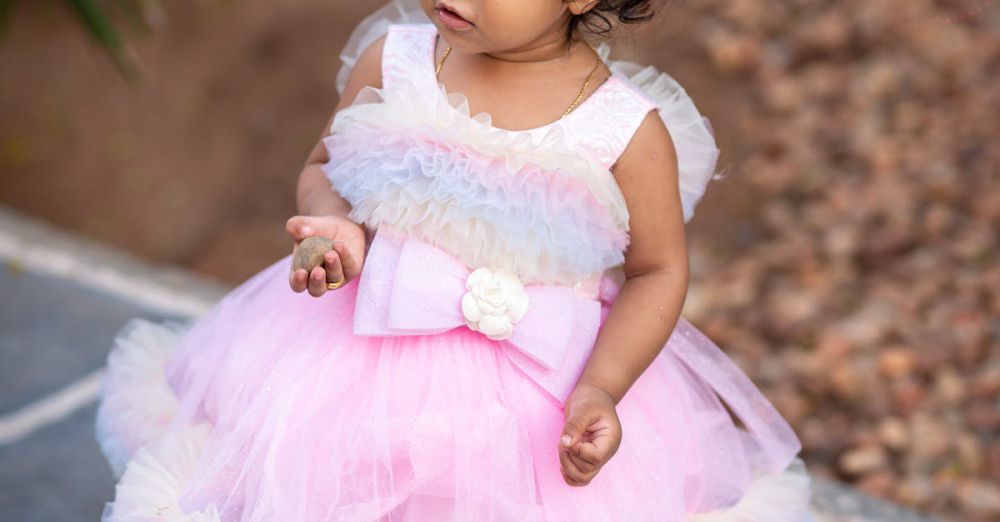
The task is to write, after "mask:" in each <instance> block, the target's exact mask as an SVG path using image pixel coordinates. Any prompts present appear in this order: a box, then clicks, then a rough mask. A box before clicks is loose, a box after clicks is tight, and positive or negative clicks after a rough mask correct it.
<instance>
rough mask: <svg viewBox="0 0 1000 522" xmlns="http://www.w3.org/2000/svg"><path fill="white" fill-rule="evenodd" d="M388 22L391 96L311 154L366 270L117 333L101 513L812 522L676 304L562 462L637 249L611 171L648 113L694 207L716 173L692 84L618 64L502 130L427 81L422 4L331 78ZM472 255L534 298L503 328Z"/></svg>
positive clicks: (737, 376) (359, 35) (277, 284)
mask: <svg viewBox="0 0 1000 522" xmlns="http://www.w3.org/2000/svg"><path fill="white" fill-rule="evenodd" d="M382 35H386V40H385V45H384V48H385V51H384V55H383V86H382V88H381V89H366V90H365V91H364V92H363V93H362V95H360V96H359V97H358V100H357V101H356V102H355V104H354V105H352V106H351V107H349V108H347V109H344V110H343V111H341V113H340V114H339V115H338V117H337V118H336V120H335V122H334V127H333V131H334V133H333V135H332V136H331V138H330V139H328V140H327V142H326V145H327V148H328V150H329V152H330V156H331V162H330V164H329V165H327V166H326V168H325V172H326V174H327V176H328V178H329V179H330V181H331V184H332V185H333V186H334V188H336V189H337V190H338V192H340V193H341V194H342V195H343V196H344V197H345V198H347V199H348V200H349V201H350V202H351V203H352V205H353V208H354V210H353V212H352V218H354V219H356V220H358V221H359V222H364V223H366V224H367V225H368V226H369V227H370V228H371V229H372V230H373V232H374V239H373V241H372V244H371V245H370V249H369V252H368V258H367V259H366V262H365V267H364V272H363V273H362V275H361V276H360V277H359V278H358V279H355V280H354V281H351V282H350V283H349V284H347V285H345V286H344V287H342V288H341V289H339V290H337V291H334V292H329V293H327V294H326V295H325V296H323V297H322V298H319V299H316V298H312V297H310V296H308V295H305V294H296V293H294V292H292V291H291V290H290V289H289V287H288V270H289V267H290V262H291V259H290V256H287V257H285V258H282V259H279V260H277V261H275V262H274V263H273V264H271V265H270V266H268V267H267V268H265V269H264V270H262V271H261V272H259V273H258V274H256V275H254V276H253V277H251V278H250V279H248V280H247V281H245V282H244V283H243V284H241V285H239V286H238V287H237V288H236V289H234V290H233V291H231V292H230V293H229V294H227V295H226V296H225V297H224V298H223V299H222V300H221V301H220V302H219V303H217V304H216V305H215V306H214V307H213V308H212V309H211V310H210V311H209V312H208V313H206V314H205V315H203V316H201V317H199V318H198V319H197V320H195V321H193V322H191V323H181V322H167V323H154V322H151V321H147V320H144V319H140V318H136V319H133V320H132V321H130V322H129V323H128V324H127V325H126V326H125V327H124V328H123V329H122V330H121V332H119V334H118V336H117V338H116V339H115V343H114V347H113V349H112V351H111V354H110V356H109V360H108V371H107V373H106V374H105V378H104V383H103V388H102V393H101V400H100V404H99V408H98V417H97V437H98V440H99V442H100V445H101V448H102V450H103V451H104V453H105V455H106V456H107V458H108V460H109V462H110V463H111V466H112V468H113V469H114V470H115V472H116V474H117V475H119V477H120V480H119V483H118V485H117V487H116V494H115V498H114V500H113V501H112V502H109V503H108V504H107V505H106V506H105V510H104V514H103V520H107V521H124V520H136V521H138V520H143V521H146V520H170V521H206V522H211V521H218V522H221V521H258V522H260V521H285V520H289V521H305V522H309V521H376V520H400V521H426V520H434V521H439V520H454V521H487V520H495V521H619V520H620V521H647V520H648V521H654V520H655V521H684V522H694V521H698V522H708V521H732V522H736V521H740V522H743V521H761V522H764V521H766V522H799V521H807V520H811V517H810V515H809V511H808V504H809V496H810V495H809V477H808V475H807V474H806V472H805V469H804V467H803V465H802V462H801V460H799V459H798V458H796V454H797V453H798V451H799V443H798V440H797V439H796V437H795V434H794V433H793V432H792V430H791V429H790V428H789V426H788V425H787V424H786V423H785V421H784V420H783V419H782V418H781V416H780V415H779V414H778V413H777V412H776V411H775V410H774V408H773V407H772V406H771V405H770V403H768V401H767V400H766V399H765V398H764V397H763V396H762V395H761V394H760V392H759V391H758V390H757V389H756V388H755V387H754V385H753V384H752V383H751V382H750V381H749V380H748V379H747V378H746V376H745V375H744V374H743V373H742V372H741V371H740V370H739V368H737V367H736V366H735V365H734V364H733V363H732V362H731V361H730V360H729V359H728V358H727V357H726V356H725V355H724V354H723V353H722V351H721V350H720V349H719V348H718V347H717V346H716V345H715V344H713V343H712V341H711V340H709V339H708V338H707V337H705V336H704V335H703V334H701V332H699V331H698V330H697V329H696V328H695V327H694V326H692V325H691V324H690V323H688V322H687V321H686V320H684V319H683V318H682V319H681V320H680V321H679V322H678V324H677V327H676V329H675V330H674V332H673V334H672V336H671V337H670V339H669V341H668V342H667V344H666V345H665V346H664V349H663V351H662V352H661V354H660V355H659V357H658V358H657V359H656V360H655V361H654V363H653V364H652V365H651V366H650V368H649V369H648V370H647V371H646V372H645V373H644V374H643V375H642V376H641V377H640V378H639V380H638V381H637V382H636V383H635V385H634V386H633V387H632V389H631V390H630V391H629V392H628V394H627V396H626V397H625V398H624V399H623V400H622V401H621V403H620V405H619V407H618V411H619V415H620V418H621V421H622V424H623V429H624V434H625V435H624V438H623V441H622V445H621V447H620V449H619V451H618V453H617V454H616V455H615V456H614V457H613V458H612V460H611V461H610V462H609V463H608V464H607V465H606V466H605V467H604V468H603V469H602V471H601V472H600V473H599V474H598V475H597V477H596V478H595V479H594V481H593V482H592V483H591V484H590V485H589V486H587V487H583V488H573V487H570V486H568V485H566V484H565V483H564V482H563V479H562V477H561V474H560V472H559V461H558V454H557V451H556V447H557V444H558V439H559V434H560V432H561V429H562V424H563V412H562V401H563V399H564V398H565V395H566V394H567V393H568V390H569V389H571V385H572V378H573V377H575V375H576V374H577V372H578V370H579V367H580V365H581V364H582V361H585V360H586V357H587V355H588V354H589V351H590V349H591V348H592V340H593V335H595V333H596V331H597V330H598V329H599V326H600V324H601V323H602V322H603V321H604V320H605V319H606V317H607V314H608V312H609V310H610V307H611V306H612V304H613V303H614V301H615V298H616V296H617V292H618V290H619V289H620V285H621V275H622V272H621V261H622V259H623V257H622V256H623V251H624V249H625V247H626V246H627V243H628V211H627V209H626V208H625V204H624V200H623V199H622V197H621V193H620V192H619V191H618V189H617V186H616V185H615V184H614V180H613V177H612V176H611V174H610V172H609V171H608V168H609V166H610V165H611V164H612V163H613V162H614V160H615V159H616V158H617V156H618V155H619V154H620V153H621V151H622V150H624V148H625V147H626V146H627V143H628V139H629V137H630V136H631V133H633V132H634V131H635V129H636V128H637V126H638V124H639V123H640V122H641V121H642V118H644V117H645V115H646V114H647V113H648V111H649V110H653V109H657V110H659V114H660V116H661V117H662V118H663V119H664V121H665V123H667V126H668V128H669V129H670V130H671V133H672V136H673V137H674V140H675V146H676V147H677V149H678V155H679V156H680V161H681V180H680V183H681V188H682V198H683V204H684V213H685V218H689V217H690V215H691V213H692V212H693V209H694V206H695V205H696V204H697V201H698V199H699V198H700V196H701V193H702V192H703V191H704V185H705V183H707V181H708V179H710V177H711V173H712V170H713V169H714V164H715V158H716V157H717V153H718V151H717V149H716V148H715V145H714V140H713V139H712V136H711V130H710V128H709V127H708V125H707V121H706V120H704V119H703V118H701V116H700V115H699V114H698V113H697V111H696V110H695V109H694V106H693V104H691V102H690V99H689V98H688V97H687V96H686V95H685V94H684V92H683V90H682V89H680V88H679V86H677V85H676V83H674V82H673V81H672V80H671V79H669V77H667V76H665V75H661V74H659V73H658V72H655V71H650V70H649V69H643V68H639V67H637V66H635V65H634V64H628V63H626V62H613V65H614V66H613V71H614V72H615V75H614V76H612V79H611V80H609V81H608V82H607V83H606V84H604V85H603V86H602V87H601V88H599V90H598V91H597V92H595V93H594V94H593V95H591V97H589V98H587V100H585V101H584V103H583V104H582V105H581V106H580V107H579V108H578V109H577V111H574V113H572V114H574V115H575V116H573V118H574V120H573V123H574V125H573V126H572V129H570V128H569V127H568V126H565V125H563V124H561V123H559V122H556V123H553V124H550V125H547V126H544V127H540V128H538V129H532V130H530V131H522V132H515V131H505V130H503V129H498V128H496V127H493V126H492V125H491V123H490V120H489V118H488V116H485V115H474V116H473V115H470V114H468V109H467V104H466V103H465V101H464V99H463V98H462V97H461V96H460V95H458V94H456V93H451V94H449V93H447V92H445V91H444V90H443V87H442V86H439V85H438V84H437V82H436V81H435V80H434V79H433V62H432V60H431V58H432V56H433V55H432V53H433V46H434V41H435V36H436V35H435V33H434V28H433V26H432V25H430V24H427V23H426V20H425V19H422V15H421V14H420V12H419V11H418V10H416V3H415V2H402V1H397V2H393V3H392V4H390V5H389V6H387V7H385V8H383V9H381V10H379V11H378V12H376V13H375V14H374V15H372V16H371V17H369V18H368V19H366V20H365V21H364V22H362V24H360V25H359V26H358V28H357V29H356V31H355V34H354V35H353V36H352V38H351V40H350V42H349V44H348V47H347V49H346V50H345V51H344V54H343V56H342V58H343V59H344V63H345V70H349V69H350V67H351V65H352V64H353V63H354V60H355V59H356V57H357V56H358V55H359V54H360V52H362V51H363V50H364V49H365V48H367V46H368V45H370V44H371V42H373V41H374V40H375V39H377V38H378V37H379V36H382ZM341 77H342V79H343V77H344V74H343V73H342V76H341ZM341 85H343V84H342V83H341ZM574 151H577V152H576V153H574ZM580 151H585V152H580ZM359 173H363V174H359ZM478 266H489V267H493V268H497V269H504V270H509V271H510V272H511V273H514V274H516V275H517V276H518V277H519V278H520V280H522V281H523V282H524V284H525V288H527V289H528V290H529V293H528V295H530V297H531V301H530V304H529V305H528V312H527V315H525V317H524V319H523V320H521V321H520V322H517V323H516V324H515V325H514V327H513V328H514V331H515V332H517V334H515V335H513V336H511V337H510V338H509V339H506V340H492V339H490V338H487V337H486V336H485V335H484V334H483V333H481V332H479V331H475V330H473V329H471V328H469V327H466V326H465V325H463V324H462V322H461V321H462V314H463V313H465V312H464V310H463V309H462V307H461V305H460V301H461V297H462V291H463V286H462V285H463V283H464V281H465V280H464V277H465V276H466V275H467V274H468V271H469V270H471V269H473V268H475V267H478ZM417 273H424V274H427V273H430V274H432V275H431V276H428V277H411V276H412V275H414V274H417ZM724 404H725V405H724ZM734 416H735V417H736V418H738V422H737V421H735V420H734Z"/></svg>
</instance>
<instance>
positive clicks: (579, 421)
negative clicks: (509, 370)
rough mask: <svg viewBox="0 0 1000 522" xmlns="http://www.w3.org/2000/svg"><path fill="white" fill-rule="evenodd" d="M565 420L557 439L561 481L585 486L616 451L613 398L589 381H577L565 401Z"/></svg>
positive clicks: (617, 436)
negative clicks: (585, 382) (561, 432)
mask: <svg viewBox="0 0 1000 522" xmlns="http://www.w3.org/2000/svg"><path fill="white" fill-rule="evenodd" d="M564 411H565V413H566V423H565V425H564V427H563V434H562V437H561V440H560V441H559V463H560V465H561V466H560V467H561V471H562V475H563V480H565V481H566V483H567V484H569V485H570V486H586V485H587V484H590V481H591V480H592V479H593V478H594V477H595V476H596V475H597V472H598V471H600V469H601V467H602V466H604V464H606V463H607V462H608V461H609V460H611V457H612V456H613V455H614V454H615V452H616V451H618V446H619V445H621V441H622V426H621V423H620V422H619V421H618V413H617V412H616V411H615V401H614V400H613V399H612V398H611V395H609V394H608V393H607V392H606V391H604V390H602V389H601V388H599V387H597V386H594V385H592V384H582V383H581V384H578V385H577V387H576V388H575V389H574V390H573V393H572V394H571V395H570V397H569V400H567V401H566V406H565V408H564Z"/></svg>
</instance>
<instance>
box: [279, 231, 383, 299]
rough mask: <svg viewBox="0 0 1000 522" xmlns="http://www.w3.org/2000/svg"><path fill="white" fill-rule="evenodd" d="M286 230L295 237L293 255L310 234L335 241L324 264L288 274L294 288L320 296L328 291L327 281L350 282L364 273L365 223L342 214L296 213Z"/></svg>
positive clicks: (325, 256) (324, 256)
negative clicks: (306, 214)
mask: <svg viewBox="0 0 1000 522" xmlns="http://www.w3.org/2000/svg"><path fill="white" fill-rule="evenodd" d="M285 230H286V231H287V232H288V234H289V235H290V236H292V239H294V240H295V247H294V248H293V249H292V256H293V257H294V255H295V251H296V250H297V249H298V246H299V243H300V242H301V241H302V240H303V239H305V238H307V237H309V236H322V237H327V238H330V239H332V240H334V245H333V250H330V251H328V252H326V253H325V254H323V264H322V265H321V266H317V267H316V268H313V269H312V272H311V273H307V272H306V270H305V269H303V268H299V269H296V270H294V271H291V272H290V273H289V275H288V283H289V285H290V286H291V287H292V290H294V291H296V292H302V291H304V290H309V295H311V296H313V297H320V296H322V295H323V294H325V293H326V292H327V286H326V285H327V281H330V282H336V281H343V282H344V284H347V283H348V282H349V281H351V280H352V279H354V278H355V277H357V276H358V275H359V274H360V273H361V266H362V264H363V263H364V257H365V229H364V227H363V226H362V225H359V224H357V223H355V222H353V221H351V220H349V219H346V218H342V217H339V216H294V217H292V218H291V219H289V220H288V222H287V223H285ZM341 286H343V285H341Z"/></svg>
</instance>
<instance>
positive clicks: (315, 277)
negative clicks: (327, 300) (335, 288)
mask: <svg viewBox="0 0 1000 522" xmlns="http://www.w3.org/2000/svg"><path fill="white" fill-rule="evenodd" d="M325 293H326V270H323V267H321V266H317V267H316V268H313V269H312V272H310V273H309V295H311V296H313V297H321V296H322V295H323V294H325Z"/></svg>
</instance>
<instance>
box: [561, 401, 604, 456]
mask: <svg viewBox="0 0 1000 522" xmlns="http://www.w3.org/2000/svg"><path fill="white" fill-rule="evenodd" d="M598 419H599V415H598V414H597V412H594V411H589V410H586V411H581V412H573V413H571V414H570V415H569V416H568V417H567V418H566V423H565V424H564V425H563V433H562V437H561V438H560V439H559V442H560V444H561V445H562V447H564V448H570V447H573V446H574V445H576V443H577V442H579V441H580V440H581V439H582V438H583V436H584V434H585V433H587V428H588V427H590V425H591V424H593V423H594V422H595V421H596V420H598Z"/></svg>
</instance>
